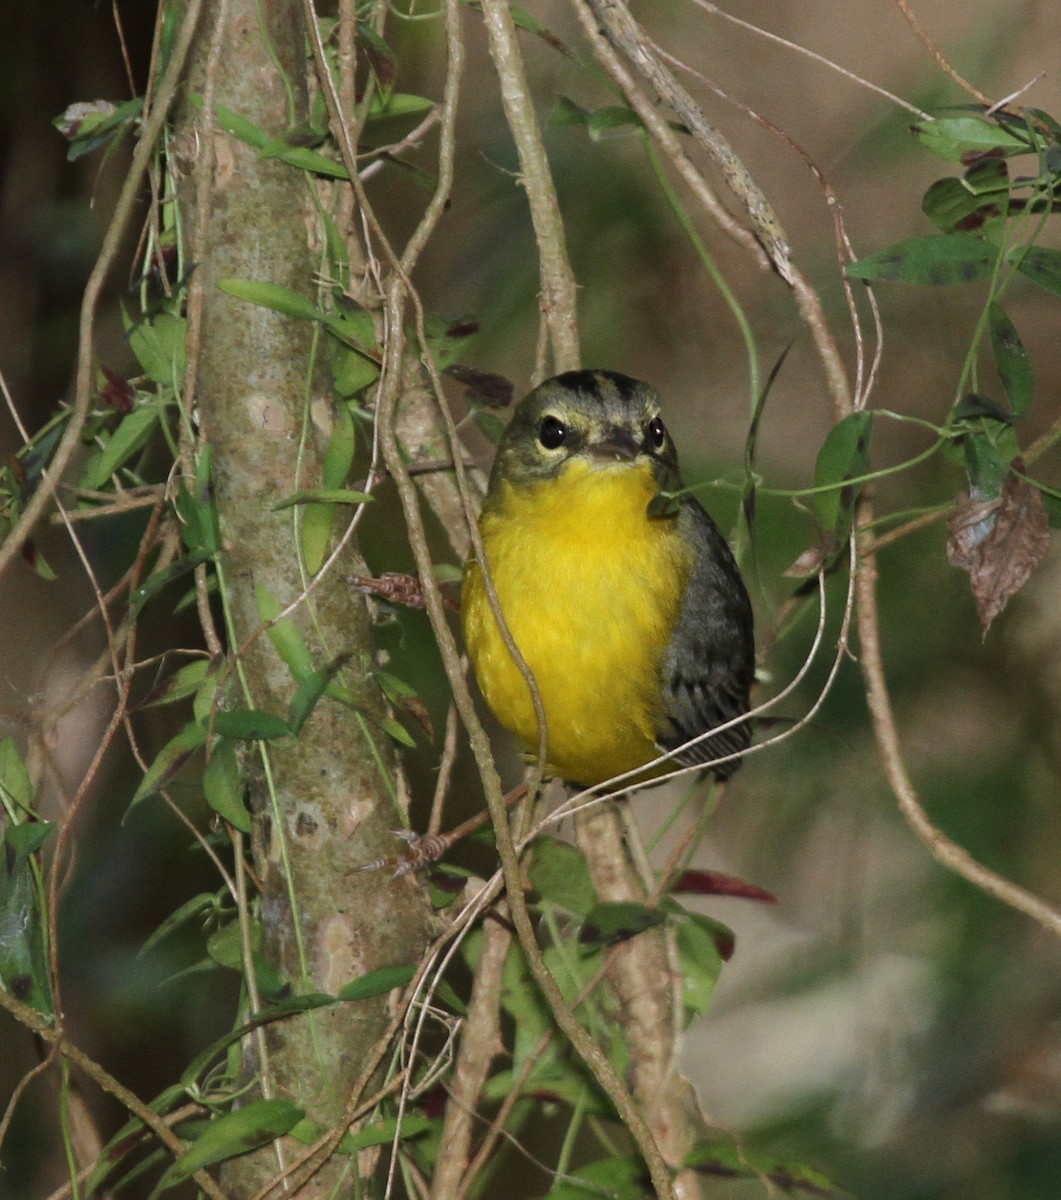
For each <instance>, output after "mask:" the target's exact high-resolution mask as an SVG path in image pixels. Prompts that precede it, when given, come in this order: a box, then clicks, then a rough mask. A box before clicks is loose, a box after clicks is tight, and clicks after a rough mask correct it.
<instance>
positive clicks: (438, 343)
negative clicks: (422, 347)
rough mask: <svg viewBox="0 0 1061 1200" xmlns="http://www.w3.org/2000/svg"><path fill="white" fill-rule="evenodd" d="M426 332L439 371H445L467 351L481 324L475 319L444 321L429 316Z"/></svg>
mask: <svg viewBox="0 0 1061 1200" xmlns="http://www.w3.org/2000/svg"><path fill="white" fill-rule="evenodd" d="M424 332H425V333H426V334H427V344H428V346H429V347H430V348H431V352H432V354H433V355H434V357H435V362H436V363H437V364H438V367H439V370H443V369H444V368H446V367H448V366H449V365H450V364H451V363H453V362H455V361H456V358H457V356H458V355H459V354H460V353H461V352H462V351H464V350H465V349H467V346H468V341H469V340H470V339H471V338H473V337H474V336H475V335H476V334H477V333H478V332H479V322H478V321H477V320H476V319H475V318H474V317H461V318H459V319H458V320H456V321H444V320H442V319H441V318H440V317H432V316H428V317H426V318H425V320H424Z"/></svg>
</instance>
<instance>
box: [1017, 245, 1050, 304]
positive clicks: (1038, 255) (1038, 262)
mask: <svg viewBox="0 0 1061 1200" xmlns="http://www.w3.org/2000/svg"><path fill="white" fill-rule="evenodd" d="M1006 257H1007V259H1008V261H1009V262H1010V263H1012V264H1013V265H1014V266H1015V267H1016V268H1017V270H1018V271H1020V272H1021V274H1023V275H1027V277H1028V278H1029V279H1030V280H1031V281H1032V283H1037V284H1038V285H1039V286H1040V287H1041V288H1045V290H1046V291H1048V292H1053V294H1054V295H1055V296H1061V250H1050V249H1048V248H1047V247H1045V246H1031V247H1030V248H1028V249H1027V250H1025V249H1023V248H1022V247H1020V246H1018V247H1016V248H1015V249H1013V250H1011V251H1010V252H1009V254H1008V255H1007V256H1006Z"/></svg>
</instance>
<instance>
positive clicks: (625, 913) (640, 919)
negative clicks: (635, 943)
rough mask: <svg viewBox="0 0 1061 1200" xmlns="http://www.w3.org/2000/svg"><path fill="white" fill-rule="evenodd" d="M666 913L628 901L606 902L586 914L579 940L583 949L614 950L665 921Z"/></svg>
mask: <svg viewBox="0 0 1061 1200" xmlns="http://www.w3.org/2000/svg"><path fill="white" fill-rule="evenodd" d="M665 919H666V918H665V916H664V914H663V913H662V912H660V911H659V910H658V909H655V908H648V907H647V906H646V905H644V904H633V903H631V902H630V901H626V900H614V901H605V902H604V903H602V904H597V905H594V907H593V908H591V909H590V910H589V912H588V913H586V916H585V919H584V920H583V922H582V928H581V930H580V931H579V935H578V940H579V943H580V944H581V945H583V946H586V945H603V946H611V945H614V944H615V943H616V942H624V941H626V940H627V939H628V938H632V937H635V936H636V935H637V934H639V933H644V931H645V930H646V929H651V928H652V927H653V926H654V925H660V924H662V922H663V921H664V920H665Z"/></svg>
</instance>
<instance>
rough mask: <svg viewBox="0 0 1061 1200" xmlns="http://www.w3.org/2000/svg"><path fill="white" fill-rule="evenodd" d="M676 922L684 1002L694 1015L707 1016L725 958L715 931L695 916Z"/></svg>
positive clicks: (674, 921) (686, 916)
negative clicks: (723, 958) (719, 949)
mask: <svg viewBox="0 0 1061 1200" xmlns="http://www.w3.org/2000/svg"><path fill="white" fill-rule="evenodd" d="M672 922H673V925H674V938H675V942H676V944H677V947H678V961H679V962H680V964H681V972H682V1001H683V1003H684V1004H685V1007H686V1009H687V1010H688V1011H689V1012H690V1013H691V1014H695V1015H696V1016H703V1014H704V1013H706V1012H707V1011H708V1009H709V1008H710V1007H711V1002H712V1000H713V999H714V996H715V985H716V984H717V983H718V977H719V975H720V974H721V973H722V956H721V954H719V952H718V944H717V942H716V940H715V937H714V934H713V931H712V930H711V929H709V928H705V927H704V926H703V925H702V924H701V923H700V922H699V921H697V920H695V919H694V914H691V913H685V914H684V915H683V916H681V917H678V918H676V919H672Z"/></svg>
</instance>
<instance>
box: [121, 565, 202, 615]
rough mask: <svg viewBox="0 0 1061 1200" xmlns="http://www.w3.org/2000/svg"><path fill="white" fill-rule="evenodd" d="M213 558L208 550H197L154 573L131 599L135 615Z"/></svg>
mask: <svg viewBox="0 0 1061 1200" xmlns="http://www.w3.org/2000/svg"><path fill="white" fill-rule="evenodd" d="M212 557H213V555H212V554H210V552H209V551H207V550H196V551H195V552H194V553H193V554H185V555H184V556H183V557H182V558H178V559H177V560H176V561H175V562H171V563H170V564H169V566H166V567H163V568H162V570H161V571H152V572H151V574H150V575H149V576H148V577H147V578H146V579H145V580H144V582H143V583H142V584H141V585H140V586H139V587H138V588H137V589H136V590H135V591H134V592H133V593H132V595H131V597H130V600H131V602H132V611H133V614H134V615H137V614H139V612H140V610H141V609H142V608H143V607H144V605H145V604H146V603H147V602H148V601H149V600H150V599H151V597H152V596H154V595H155V594H156V593H157V592H160V591H161V590H162V589H163V588H164V587H166V586H168V585H169V584H171V583H173V582H174V580H177V579H180V578H181V576H182V575H188V574H190V573H191V572H192V571H194V570H195V568H196V567H197V566H198V565H199V564H200V563H204V562H209V561H210V559H211V558H212Z"/></svg>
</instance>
